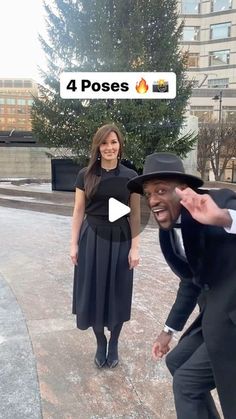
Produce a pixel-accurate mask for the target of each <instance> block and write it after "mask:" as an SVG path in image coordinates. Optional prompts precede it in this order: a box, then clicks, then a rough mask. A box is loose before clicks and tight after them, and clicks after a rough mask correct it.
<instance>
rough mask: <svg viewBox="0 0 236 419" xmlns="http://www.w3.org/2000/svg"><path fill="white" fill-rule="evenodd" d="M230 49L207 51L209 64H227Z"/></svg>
mask: <svg viewBox="0 0 236 419" xmlns="http://www.w3.org/2000/svg"><path fill="white" fill-rule="evenodd" d="M229 57H230V51H229V50H228V49H226V50H222V51H212V52H210V53H209V65H210V66H215V65H227V64H229Z"/></svg>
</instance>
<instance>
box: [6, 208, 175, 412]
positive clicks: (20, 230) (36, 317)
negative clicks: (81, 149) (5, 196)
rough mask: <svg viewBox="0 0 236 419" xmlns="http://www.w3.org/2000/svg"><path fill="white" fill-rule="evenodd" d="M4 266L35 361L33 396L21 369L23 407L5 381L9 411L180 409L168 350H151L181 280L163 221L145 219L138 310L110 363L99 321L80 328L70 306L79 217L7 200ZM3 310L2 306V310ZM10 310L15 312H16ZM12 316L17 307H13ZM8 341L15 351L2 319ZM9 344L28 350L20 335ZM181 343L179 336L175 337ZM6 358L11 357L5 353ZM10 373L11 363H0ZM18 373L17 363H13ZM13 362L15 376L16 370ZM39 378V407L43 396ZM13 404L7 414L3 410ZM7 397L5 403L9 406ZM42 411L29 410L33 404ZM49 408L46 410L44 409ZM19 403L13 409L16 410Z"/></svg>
mask: <svg viewBox="0 0 236 419" xmlns="http://www.w3.org/2000/svg"><path fill="white" fill-rule="evenodd" d="M0 218H1V220H4V222H2V223H1V242H2V243H3V244H4V245H2V246H1V247H0V261H1V263H0V274H1V277H2V278H4V281H5V285H6V286H8V287H10V289H11V292H12V294H13V295H14V297H15V301H16V302H17V304H18V305H19V309H20V310H21V311H22V313H23V318H24V321H25V326H26V327H27V330H28V338H29V340H30V342H31V345H32V347H31V350H30V348H29V347H28V351H29V358H30V359H32V358H34V360H35V370H34V366H33V364H32V362H31V365H30V366H29V367H30V368H31V370H29V373H30V374H31V375H32V380H33V381H35V380H36V381H37V382H34V389H35V392H36V393H35V394H34V398H33V397H31V398H29V394H28V390H27V389H28V386H27V385H25V384H26V383H27V378H26V377H24V376H23V374H22V377H21V387H22V388H23V389H24V391H22V392H21V398H20V400H19V398H18V400H19V412H22V410H20V408H22V409H24V415H22V413H20V414H18V416H17V415H16V414H15V410H11V403H9V400H11V398H12V397H14V392H16V393H17V388H16V389H15V388H14V387H13V388H12V387H11V386H10V385H9V386H7V385H5V386H4V387H3V386H2V387H1V384H0V391H1V394H2V396H3V397H2V400H3V404H2V403H1V407H0V417H3V418H4V419H7V418H9V419H12V417H14V418H16V419H28V418H29V419H32V418H33V417H34V418H35V419H41V418H44V419H116V418H117V419H118V418H123V419H132V418H140V419H174V418H176V415H175V412H174V405H173V397H172V391H171V378H170V375H169V373H168V371H167V369H166V367H165V363H164V361H163V360H160V361H158V362H155V361H153V360H152V358H151V347H152V342H153V340H154V337H155V335H156V333H157V332H158V331H160V330H161V328H162V325H163V323H164V321H165V318H166V316H167V314H168V311H169V308H170V307H171V304H172V303H173V301H174V298H175V294H176V290H177V286H178V280H177V278H176V277H175V276H174V275H173V274H172V273H171V271H170V269H169V268H168V267H167V265H166V263H165V261H164V259H163V257H162V255H161V252H160V248H159V244H158V240H157V230H156V228H153V227H151V226H148V227H146V229H145V230H144V231H143V232H142V237H141V264H140V266H139V268H137V269H136V270H135V280H134V294H133V305H132V319H131V321H130V322H127V323H126V324H125V326H124V330H123V331H122V335H121V338H120V364H119V365H118V367H117V368H116V369H115V370H114V371H111V370H109V369H106V368H105V369H102V370H98V369H96V367H95V366H94V364H93V357H94V351H95V342H94V337H93V335H92V333H91V330H87V331H83V332H82V331H79V330H77V329H76V328H75V322H74V318H73V316H72V315H71V314H70V313H71V293H72V275H73V268H72V266H71V263H70V259H69V241H70V224H71V218H70V217H65V216H59V215H54V214H44V213H39V212H31V211H26V210H18V209H14V208H3V207H0ZM0 312H1V311H0ZM10 313H11V314H10ZM9 316H12V318H11V320H12V321H14V310H13V311H11V310H9ZM0 328H1V330H0V332H1V333H0V335H1V337H2V341H1V342H0V348H1V349H2V350H5V352H4V356H5V357H6V358H7V357H9V359H8V362H11V359H12V358H11V354H10V352H8V351H7V345H9V339H10V338H9V336H8V335H7V331H6V330H5V328H4V322H2V323H1V322H0ZM10 343H11V347H12V348H13V349H14V351H15V352H16V353H17V354H18V356H20V353H19V351H20V349H19V347H18V345H17V342H14V340H11V342H10ZM175 343H176V340H175V341H174V343H173V344H175ZM6 365H7V362H6ZM2 373H5V376H6V377H7V370H6V369H4V365H3V371H2V372H1V374H2ZM15 374H18V375H19V371H18V372H17V371H16V372H15ZM15 378H16V377H14V371H13V372H12V375H11V376H9V384H10V383H11V380H14V379H15ZM37 388H38V390H39V395H40V399H41V400H40V401H41V403H40V409H39V406H38V405H37V403H36V401H34V400H37ZM4 403H5V404H7V411H8V416H7V417H5V416H3V415H2V412H5V411H6V406H4ZM4 407H5V410H4ZM34 407H35V412H36V415H35V416H32V415H31V414H30V413H29V412H30V409H34ZM40 412H41V413H40ZM12 413H14V414H12Z"/></svg>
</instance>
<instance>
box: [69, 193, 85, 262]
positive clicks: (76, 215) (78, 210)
mask: <svg viewBox="0 0 236 419" xmlns="http://www.w3.org/2000/svg"><path fill="white" fill-rule="evenodd" d="M84 213H85V193H84V191H82V190H81V189H79V188H76V192H75V205H74V211H73V217H72V232H71V251H70V257H71V260H72V263H73V264H74V265H77V258H78V240H79V233H80V228H81V224H82V222H83V219H84Z"/></svg>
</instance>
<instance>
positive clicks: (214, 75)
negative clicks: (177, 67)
mask: <svg viewBox="0 0 236 419" xmlns="http://www.w3.org/2000/svg"><path fill="white" fill-rule="evenodd" d="M179 14H180V19H181V20H183V21H184V30H183V39H182V48H183V49H184V50H187V51H188V52H189V58H188V64H189V68H188V76H189V78H190V79H191V80H194V89H193V93H192V97H191V99H190V102H189V111H190V113H191V114H192V115H195V116H197V117H198V118H199V123H200V124H201V123H204V122H209V121H212V120H215V121H219V120H220V119H222V121H223V120H228V121H235V122H236V0H181V1H180V2H179Z"/></svg>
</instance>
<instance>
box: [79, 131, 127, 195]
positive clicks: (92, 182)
mask: <svg viewBox="0 0 236 419" xmlns="http://www.w3.org/2000/svg"><path fill="white" fill-rule="evenodd" d="M111 132H115V133H116V135H117V138H118V141H119V144H120V149H119V158H121V156H122V152H123V146H124V139H123V136H122V134H121V132H120V130H119V129H118V127H117V126H116V125H115V124H106V125H103V126H102V127H100V128H99V129H98V130H97V132H96V133H95V135H94V137H93V142H92V148H91V157H90V160H89V164H88V167H87V170H86V173H85V177H84V180H85V182H84V189H85V196H86V198H87V199H89V198H91V196H92V195H93V194H94V193H95V192H96V190H97V187H98V185H99V183H100V181H101V176H100V175H101V172H100V171H99V168H101V160H100V159H99V157H100V152H99V147H100V145H101V144H102V143H103V141H104V140H105V139H106V138H107V137H108V135H109V134H110V133H111ZM98 174H99V175H98Z"/></svg>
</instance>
